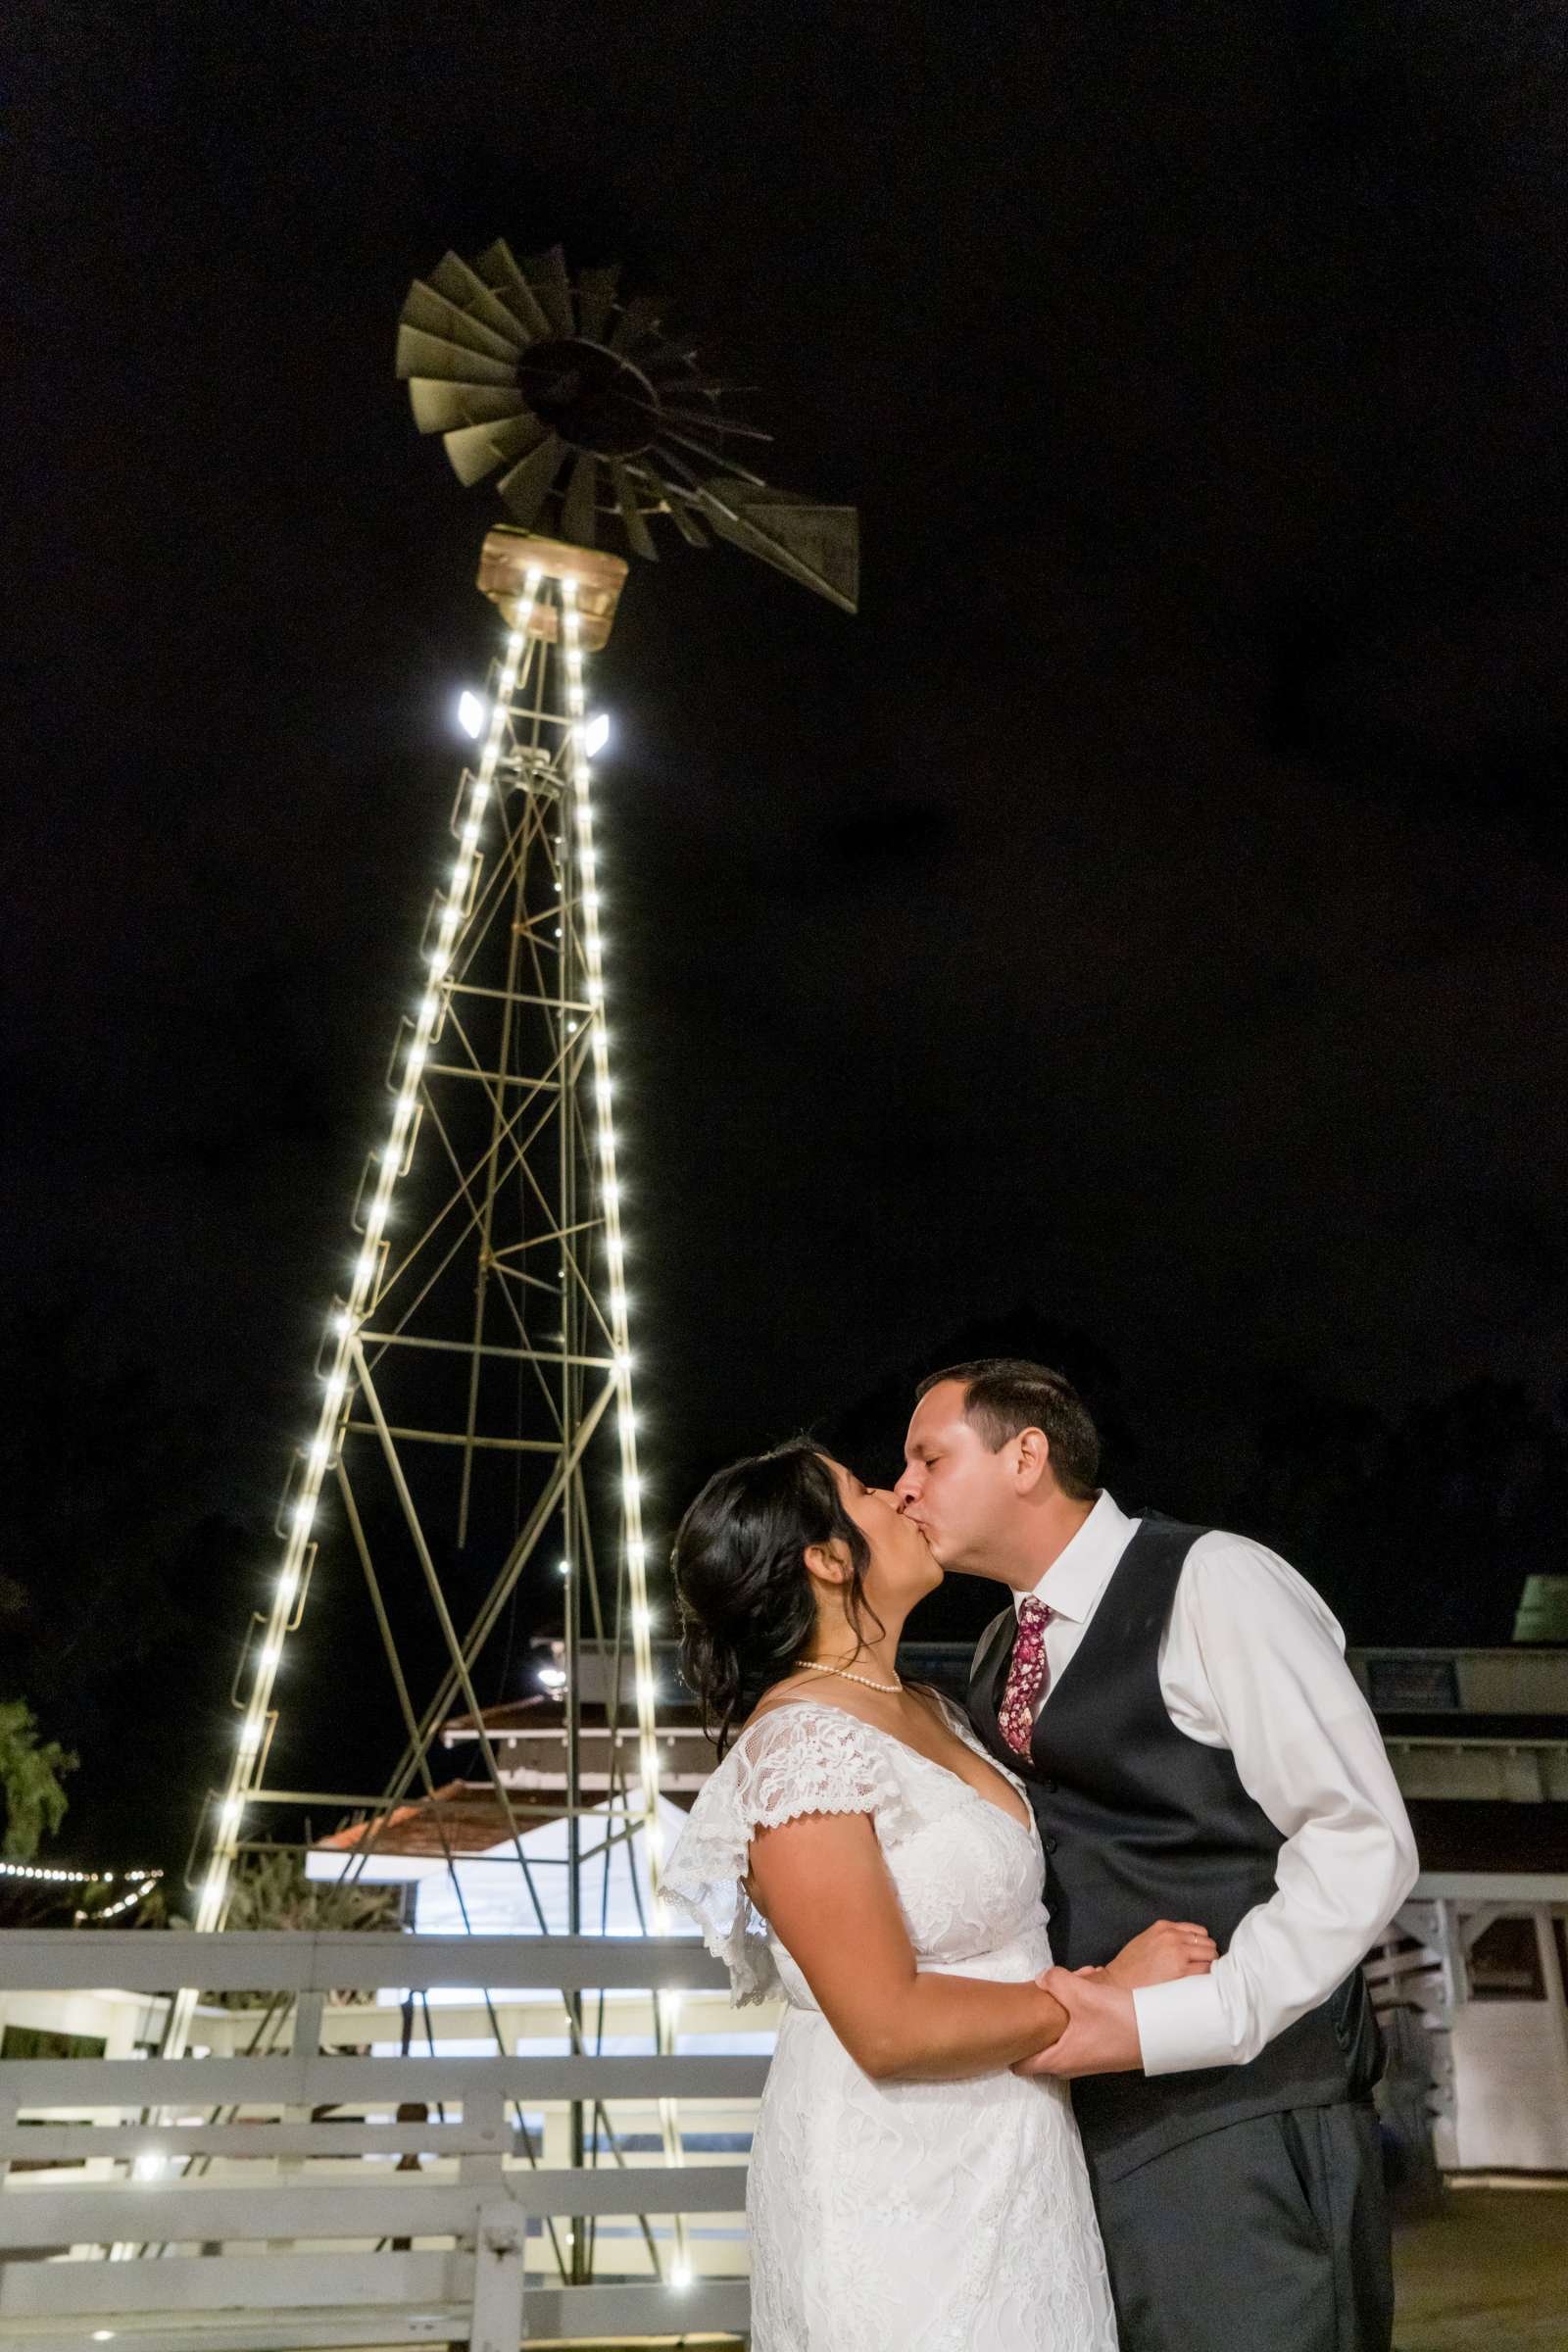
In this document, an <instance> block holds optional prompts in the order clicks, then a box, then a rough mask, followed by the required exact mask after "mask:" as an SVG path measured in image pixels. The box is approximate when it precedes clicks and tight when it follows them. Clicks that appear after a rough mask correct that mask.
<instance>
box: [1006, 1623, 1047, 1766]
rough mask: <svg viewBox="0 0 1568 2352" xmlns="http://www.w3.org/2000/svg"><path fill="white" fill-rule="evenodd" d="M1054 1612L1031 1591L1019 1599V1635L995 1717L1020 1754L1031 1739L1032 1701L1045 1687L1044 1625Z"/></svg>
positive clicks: (1009, 1743)
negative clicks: (1000, 1703)
mask: <svg viewBox="0 0 1568 2352" xmlns="http://www.w3.org/2000/svg"><path fill="white" fill-rule="evenodd" d="M1055 1614H1056V1612H1055V1610H1054V1609H1053V1608H1051V1607H1049V1606H1048V1605H1047V1603H1046V1602H1045V1601H1043V1600H1036V1598H1035V1596H1034V1594H1033V1593H1030V1594H1029V1595H1028V1596H1027V1598H1025V1599H1023V1600H1021V1601H1020V1602H1019V1603H1018V1638H1017V1640H1016V1641H1015V1642H1013V1645H1012V1660H1011V1663H1010V1664H1009V1666H1008V1668H1007V1687H1006V1689H1005V1691H1004V1692H1003V1693H1002V1705H1001V1707H1000V1708H999V1709H998V1711H997V1720H998V1722H999V1723H1000V1724H1001V1726H1002V1737H1003V1738H1004V1740H1005V1741H1006V1742H1007V1745H1008V1746H1009V1747H1010V1748H1012V1749H1013V1750H1014V1751H1015V1753H1017V1754H1018V1755H1020V1756H1026V1755H1027V1754H1028V1753H1029V1748H1030V1744H1031V1742H1032V1740H1033V1739H1034V1729H1035V1701H1036V1699H1037V1698H1038V1697H1039V1696H1040V1693H1041V1691H1043V1690H1044V1689H1045V1687H1046V1680H1047V1677H1048V1674H1049V1672H1050V1669H1049V1667H1048V1666H1047V1664H1046V1628H1047V1626H1048V1625H1049V1624H1050V1623H1051V1620H1052V1619H1053V1617H1054V1615H1055Z"/></svg>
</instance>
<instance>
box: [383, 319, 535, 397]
mask: <svg viewBox="0 0 1568 2352" xmlns="http://www.w3.org/2000/svg"><path fill="white" fill-rule="evenodd" d="M397 371H398V374H399V375H400V376H410V375H436V376H440V377H441V378H442V379H443V381H444V382H446V383H449V384H507V385H511V384H513V383H514V382H515V378H516V368H515V364H514V363H513V362H512V361H511V360H494V359H492V358H491V357H490V355H489V353H488V352H483V351H469V350H467V349H466V347H465V346H464V345H463V344H461V343H448V342H446V341H445V340H444V339H443V338H442V337H441V336H439V335H427V334H426V333H425V332H424V331H423V329H422V328H420V327H417V326H400V327H399V328H398V360H397Z"/></svg>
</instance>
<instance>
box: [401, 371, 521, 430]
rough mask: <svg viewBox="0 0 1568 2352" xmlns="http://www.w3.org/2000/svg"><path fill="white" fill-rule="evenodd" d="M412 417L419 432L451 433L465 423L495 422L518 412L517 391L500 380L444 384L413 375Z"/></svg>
mask: <svg viewBox="0 0 1568 2352" xmlns="http://www.w3.org/2000/svg"><path fill="white" fill-rule="evenodd" d="M409 399H410V402H411V403H412V405H413V408H414V421H415V423H416V424H417V426H418V428H419V430H420V432H421V433H451V432H455V431H456V430H457V429H458V427H459V426H460V425H464V424H497V423H500V422H501V420H502V419H503V418H504V417H520V416H521V414H522V410H523V399H522V394H521V393H520V392H515V391H513V390H512V389H511V388H510V386H507V385H502V384H445V383H437V382H436V380H435V379H434V377H433V376H428V375H417V376H415V377H414V378H413V380H412V381H411V383H410V385H409Z"/></svg>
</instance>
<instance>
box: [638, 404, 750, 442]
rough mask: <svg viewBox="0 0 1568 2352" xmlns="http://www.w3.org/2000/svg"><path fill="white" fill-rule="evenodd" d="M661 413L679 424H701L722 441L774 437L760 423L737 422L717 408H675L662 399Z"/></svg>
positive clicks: (705, 429)
mask: <svg viewBox="0 0 1568 2352" xmlns="http://www.w3.org/2000/svg"><path fill="white" fill-rule="evenodd" d="M659 414H660V415H661V417H673V418H674V419H675V422H676V423H677V424H695V425H700V426H701V427H702V428H703V429H704V431H706V432H709V433H711V434H714V435H716V436H717V437H718V439H720V440H721V441H729V440H732V439H738V440H742V441H771V440H772V439H773V435H772V434H771V433H766V432H764V431H763V430H762V427H761V426H760V424H737V423H736V422H735V421H734V419H733V417H721V416H720V415H719V413H718V411H717V410H716V409H673V408H671V407H670V406H669V405H668V403H667V402H665V401H661V402H660V404H659Z"/></svg>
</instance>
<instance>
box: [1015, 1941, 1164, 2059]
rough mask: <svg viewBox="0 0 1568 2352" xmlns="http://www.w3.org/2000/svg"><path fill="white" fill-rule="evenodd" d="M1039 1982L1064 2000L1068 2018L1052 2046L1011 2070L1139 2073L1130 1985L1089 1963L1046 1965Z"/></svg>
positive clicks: (1060, 1999) (1136, 2036) (1137, 2044)
mask: <svg viewBox="0 0 1568 2352" xmlns="http://www.w3.org/2000/svg"><path fill="white" fill-rule="evenodd" d="M1035 1983H1036V1984H1037V1985H1040V1986H1041V1988H1042V1989H1043V1990H1044V1991H1046V1992H1049V1993H1051V1994H1053V1995H1054V1998H1055V1999H1056V2000H1058V2001H1059V2002H1060V2003H1061V2005H1062V2007H1063V2008H1064V2009H1065V2010H1066V2012H1067V2024H1066V2028H1065V2031H1064V2032H1063V2033H1062V2034H1060V2035H1059V2036H1058V2037H1057V2039H1056V2040H1054V2041H1053V2042H1052V2043H1051V2044H1050V2045H1049V2047H1048V2048H1046V2049H1043V2050H1037V2051H1036V2052H1035V2054H1034V2056H1033V2057H1032V2058H1019V2059H1016V2060H1015V2061H1014V2063H1013V2066H1012V2070H1011V2071H1012V2073H1013V2074H1015V2075H1054V2076H1056V2077H1058V2078H1060V2079H1063V2080H1069V2081H1070V2080H1071V2079H1072V2078H1073V2077H1075V2076H1078V2075H1128V2074H1135V2073H1136V2072H1137V2071H1138V2069H1139V2068H1140V2067H1141V2066H1142V2065H1143V2063H1144V2055H1143V2051H1142V2049H1141V2048H1140V2046H1139V2041H1138V2014H1137V2011H1136V2009H1135V2008H1134V2006H1133V1996H1132V1992H1131V1989H1130V1988H1129V1987H1128V1986H1126V1985H1118V1984H1116V1983H1115V1981H1114V1980H1113V1979H1112V1977H1111V1975H1110V1971H1109V1970H1108V1969H1102V1968H1086V1969H1084V1970H1082V1971H1080V1972H1079V1973H1078V1974H1076V1975H1074V1974H1073V1973H1072V1972H1071V1971H1070V1970H1068V1969H1065V1968H1048V1969H1047V1970H1046V1972H1045V1974H1044V1976H1040V1977H1036V1979H1035Z"/></svg>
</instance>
